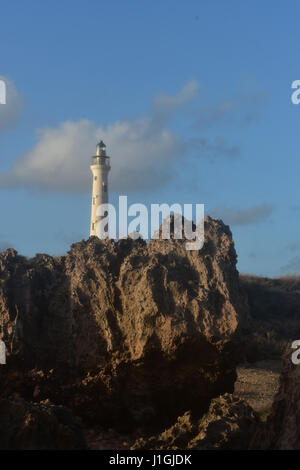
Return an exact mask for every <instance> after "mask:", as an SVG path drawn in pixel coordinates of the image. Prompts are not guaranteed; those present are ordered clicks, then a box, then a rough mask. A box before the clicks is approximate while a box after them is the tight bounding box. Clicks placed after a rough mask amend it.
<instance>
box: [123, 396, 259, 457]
mask: <svg viewBox="0 0 300 470" xmlns="http://www.w3.org/2000/svg"><path fill="white" fill-rule="evenodd" d="M257 423H258V420H257V416H256V414H255V412H254V411H253V409H252V408H251V407H250V406H249V405H248V404H247V403H246V402H245V401H243V400H241V399H239V398H237V397H234V396H233V395H230V394H225V395H223V396H221V397H219V398H214V399H213V400H212V401H211V404H210V407H209V409H208V411H207V413H206V414H205V415H204V416H203V417H202V418H201V419H200V420H195V419H193V418H192V415H191V413H190V412H186V413H185V414H184V415H183V416H180V417H179V418H178V419H177V421H176V423H175V424H174V425H173V426H172V427H171V428H169V429H167V430H166V431H164V432H163V433H161V434H159V435H158V436H156V437H155V436H152V437H150V438H148V439H146V438H140V439H138V440H137V441H136V442H135V443H134V444H133V446H132V447H131V448H132V449H134V450H138V449H151V450H180V449H193V450H213V449H219V450H228V449H232V450H238V449H248V446H249V443H250V441H251V439H252V437H253V434H254V432H255V430H256V428H257Z"/></svg>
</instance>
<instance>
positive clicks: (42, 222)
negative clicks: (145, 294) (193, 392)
mask: <svg viewBox="0 0 300 470" xmlns="http://www.w3.org/2000/svg"><path fill="white" fill-rule="evenodd" d="M0 6H1V29H0V78H1V79H2V80H4V81H5V83H6V85H7V102H6V104H5V105H3V104H0V221H1V223H0V250H3V249H6V248H7V247H13V248H15V249H16V250H17V251H18V252H19V253H21V254H23V255H25V256H33V255H34V254H35V253H50V254H54V255H58V254H63V253H65V252H66V251H68V249H69V246H70V244H71V243H73V242H76V241H79V240H81V239H87V238H88V236H89V227H90V204H91V172H90V168H89V165H90V159H91V156H92V155H94V154H95V146H96V143H97V142H98V140H100V139H103V140H104V141H105V143H106V145H107V152H108V154H109V155H110V157H111V167H112V169H111V172H110V175H109V178H110V179H109V183H110V201H111V202H112V203H114V204H117V202H118V196H119V195H127V196H128V201H129V203H134V202H139V203H144V204H146V205H147V206H149V205H150V204H151V203H168V204H172V203H180V204H184V203H193V204H196V203H198V204H202V203H203V204H204V205H205V213H206V214H210V215H211V216H213V217H216V218H221V219H223V220H224V222H225V223H227V224H229V225H230V228H231V230H232V233H233V238H234V242H235V247H236V251H237V253H238V269H239V271H240V272H243V273H252V274H257V275H263V276H272V277H277V276H282V275H285V274H300V224H299V220H300V196H299V174H300V159H299V143H298V140H299V130H300V105H295V104H293V103H292V101H291V95H292V92H293V90H292V89H291V84H292V82H293V81H294V80H297V79H300V68H299V57H298V54H297V53H298V48H299V44H300V29H299V20H300V4H299V2H297V1H293V0H290V1H289V2H288V3H287V2H284V1H277V2H272V6H271V3H270V2H268V1H266V0H265V1H261V0H260V1H258V0H252V1H249V0H246V1H244V2H241V1H240V0H227V1H226V2H224V1H223V0H209V1H208V0H196V1H194V0H189V1H188V2H184V1H180V0H164V1H158V0H157V1H156V0H153V1H151V2H147V1H140V0H127V1H124V0H110V1H106V0H105V1H99V0H62V1H57V0H51V2H50V1H49V0H47V1H44V2H40V1H38V0H35V1H33V0H27V1H26V2H23V1H17V0H12V1H10V2H4V1H1V2H0Z"/></svg>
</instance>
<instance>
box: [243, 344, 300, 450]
mask: <svg viewBox="0 0 300 470" xmlns="http://www.w3.org/2000/svg"><path fill="white" fill-rule="evenodd" d="M293 352H294V350H293V349H291V345H290V347H288V348H287V349H286V351H285V354H284V358H283V368H282V372H281V376H280V387H279V391H278V393H277V395H276V396H275V399H274V402H273V405H272V411H271V414H270V416H269V417H268V420H267V422H266V423H265V424H262V425H260V427H259V428H258V430H257V432H256V433H255V436H254V438H253V440H252V443H251V449H266V450H269V449H271V450H299V449H300V421H299V417H300V365H294V364H293V363H292V361H291V356H292V353H293Z"/></svg>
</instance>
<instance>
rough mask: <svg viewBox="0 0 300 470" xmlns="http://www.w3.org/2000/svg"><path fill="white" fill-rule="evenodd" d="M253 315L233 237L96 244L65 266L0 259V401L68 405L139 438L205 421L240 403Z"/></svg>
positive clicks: (218, 233) (210, 231)
mask: <svg viewBox="0 0 300 470" xmlns="http://www.w3.org/2000/svg"><path fill="white" fill-rule="evenodd" d="M247 315H248V306H247V300H246V298H245V296H244V294H243V292H242V291H241V289H240V286H239V279H238V272H237V270H236V253H235V249H234V244H233V241H232V236H231V232H230V230H229V228H228V227H227V226H226V225H224V224H223V223H222V222H221V221H216V220H212V219H210V218H206V219H205V243H204V246H203V248H202V249H201V250H200V251H187V250H186V247H185V240H176V239H174V237H171V239H170V240H162V239H158V240H151V241H150V242H149V243H145V242H144V241H143V240H141V239H138V240H132V239H124V240H120V241H118V242H113V241H110V240H99V239H97V238H96V237H92V238H90V239H89V240H88V241H82V242H79V243H76V244H74V245H72V246H71V249H70V251H69V252H68V254H67V255H66V256H62V257H51V256H48V255H37V256H36V257H35V258H32V259H26V258H24V257H22V256H19V255H18V254H17V253H16V252H15V251H14V250H7V251H5V252H3V253H2V254H1V255H0V326H1V329H0V338H1V339H2V340H3V341H4V342H5V344H6V349H7V365H6V366H4V367H5V368H4V367H2V368H1V369H0V374H1V376H0V392H1V394H2V395H4V396H8V395H9V394H10V393H13V392H14V391H18V393H20V394H21V395H22V396H24V397H25V398H26V399H28V400H32V399H33V398H34V399H39V400H42V399H45V398H50V399H51V400H52V401H53V402H54V403H59V404H67V405H68V406H69V407H71V408H72V409H73V411H74V412H75V413H77V414H78V415H80V416H82V417H83V419H84V420H86V421H88V422H99V420H100V421H101V423H102V424H103V425H107V426H119V427H125V428H134V427H136V426H141V425H143V426H150V427H151V426H153V427H154V428H155V427H160V426H163V425H165V424H172V422H174V418H175V419H176V418H177V417H178V416H179V415H180V414H182V413H184V412H185V411H186V410H191V411H192V412H193V413H194V414H195V416H200V415H202V414H203V412H205V411H206V410H207V409H208V406H209V403H210V401H211V399H212V398H213V397H216V396H218V395H220V394H223V393H226V392H230V393H231V392H232V391H233V386H234V381H235V378H236V372H235V366H236V363H237V361H238V360H239V352H238V342H239V330H240V328H241V327H243V324H244V323H245V322H246V319H247Z"/></svg>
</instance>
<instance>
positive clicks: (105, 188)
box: [103, 183, 107, 193]
mask: <svg viewBox="0 0 300 470" xmlns="http://www.w3.org/2000/svg"><path fill="white" fill-rule="evenodd" d="M103 191H104V192H105V193H106V192H107V184H105V183H103Z"/></svg>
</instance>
